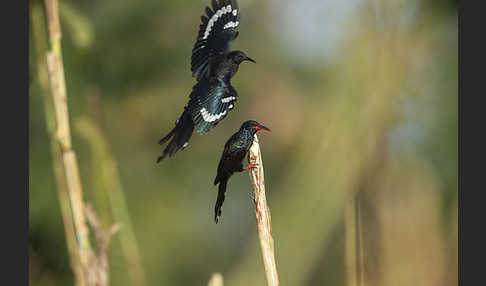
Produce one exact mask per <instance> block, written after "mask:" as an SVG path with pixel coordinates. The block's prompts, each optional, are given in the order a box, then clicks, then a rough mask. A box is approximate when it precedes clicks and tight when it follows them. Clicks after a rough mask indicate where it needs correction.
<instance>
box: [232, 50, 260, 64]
mask: <svg viewBox="0 0 486 286" xmlns="http://www.w3.org/2000/svg"><path fill="white" fill-rule="evenodd" d="M229 58H230V59H231V60H233V62H235V63H236V64H238V65H239V64H241V63H242V62H244V61H250V62H252V63H256V62H255V60H253V59H252V58H250V57H248V56H247V55H246V54H245V53H244V52H242V51H232V52H231V53H229Z"/></svg>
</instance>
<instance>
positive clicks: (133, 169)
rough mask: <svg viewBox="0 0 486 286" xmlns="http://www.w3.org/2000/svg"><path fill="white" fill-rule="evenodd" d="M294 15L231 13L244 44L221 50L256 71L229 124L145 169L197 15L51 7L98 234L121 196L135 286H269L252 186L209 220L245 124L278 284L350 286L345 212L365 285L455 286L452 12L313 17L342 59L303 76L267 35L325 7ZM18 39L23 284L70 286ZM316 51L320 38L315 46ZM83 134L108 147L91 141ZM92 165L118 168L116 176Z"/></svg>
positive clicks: (189, 9)
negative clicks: (24, 128) (24, 94)
mask: <svg viewBox="0 0 486 286" xmlns="http://www.w3.org/2000/svg"><path fill="white" fill-rule="evenodd" d="M291 2H292V1H290V0H286V1H275V0H274V1H244V0H239V4H240V10H241V11H242V19H241V26H240V36H239V38H238V39H237V40H236V41H235V42H234V43H233V46H232V48H233V49H239V50H243V51H245V52H246V53H247V54H248V55H249V56H250V57H252V58H254V59H255V60H256V61H257V64H256V65H250V64H247V65H243V66H242V67H241V68H240V70H239V72H238V74H237V75H236V76H235V78H234V79H233V85H234V86H235V87H236V89H237V90H238V92H239V94H240V99H239V100H238V102H237V106H236V109H235V110H234V111H233V112H232V113H231V114H230V116H228V117H227V118H226V119H225V120H224V121H223V122H222V123H221V124H219V125H218V126H217V127H216V128H215V129H214V130H212V131H211V133H209V134H208V135H205V136H201V135H199V134H194V136H193V137H192V139H191V142H190V144H189V146H188V147H187V148H186V150H184V151H183V152H180V153H178V154H177V155H176V156H175V157H174V158H171V159H169V160H167V161H164V162H163V163H161V164H160V165H157V164H156V163H155V160H156V158H157V156H158V155H159V153H160V152H161V150H162V149H161V147H160V146H159V145H158V144H157V141H158V140H159V139H160V137H161V136H162V135H165V133H167V132H168V131H170V129H171V128H172V126H173V124H174V121H175V120H176V119H177V117H178V116H179V114H180V112H181V111H182V109H183V107H184V105H185V103H186V101H187V98H188V95H189V93H190V91H191V88H192V85H193V84H194V79H193V78H191V73H190V52H191V49H192V46H193V44H194V41H195V39H196V35H197V29H198V27H199V21H200V15H201V13H202V11H203V8H204V6H205V5H207V4H209V1H203V0H199V1H189V0H184V1H161V0H147V1H135V0H125V1H114V0H106V1H95V0H85V1H72V0H70V1H67V0H66V1H61V6H60V9H61V11H60V14H61V24H62V29H63V57H64V66H65V73H66V82H67V92H68V103H69V109H70V116H71V122H72V124H73V126H72V133H73V148H74V149H75V150H76V152H77V154H78V160H79V164H80V171H81V176H82V184H83V187H84V190H85V199H86V200H87V201H89V202H93V203H94V206H95V207H96V209H97V212H98V214H99V215H100V216H101V221H102V222H103V224H104V226H105V227H106V226H109V225H111V224H112V223H113V222H114V220H115V219H114V218H113V215H112V213H115V212H116V210H115V211H114V210H110V209H109V206H110V203H109V200H110V196H109V195H107V193H105V194H103V193H102V192H103V190H104V189H105V188H109V186H110V185H111V186H112V188H114V189H116V190H117V191H118V192H122V193H123V194H124V198H123V200H124V201H125V203H124V206H123V202H122V208H124V207H126V210H123V211H126V214H129V216H130V221H131V224H132V229H133V233H134V235H135V236H136V240H137V242H138V246H139V251H140V257H141V264H142V265H143V270H144V272H145V276H146V277H145V278H146V280H147V283H146V284H147V285H207V282H208V280H209V278H210V277H211V275H212V273H215V272H219V273H221V274H222V276H223V277H224V282H225V285H231V286H236V285H265V273H264V271H263V263H262V259H261V257H260V249H259V245H258V241H257V234H256V226H255V217H254V213H253V205H252V200H251V197H250V195H251V191H252V190H251V186H250V183H249V180H248V177H247V176H246V175H235V176H234V177H233V178H232V180H231V182H230V184H229V186H228V188H229V192H228V195H227V200H226V202H225V208H224V211H223V216H222V219H221V223H219V224H218V225H215V224H214V222H213V220H212V210H213V204H214V201H215V199H216V191H215V190H216V189H215V188H214V186H213V185H212V181H213V179H214V176H215V174H216V167H217V162H218V159H219V156H220V154H221V152H222V149H223V145H224V143H225V141H226V139H227V138H228V136H230V135H231V134H232V133H233V132H234V131H235V130H236V129H237V128H238V127H239V126H240V124H241V122H243V121H244V120H247V119H255V120H258V121H259V122H262V123H264V124H265V125H267V126H269V127H270V128H271V129H272V133H268V134H264V135H262V136H260V137H259V138H260V144H261V148H262V153H263V158H264V164H265V175H266V178H265V182H266V189H267V199H268V202H269V205H270V208H271V213H272V223H273V233H274V239H275V251H276V260H277V266H278V268H279V269H278V270H279V274H280V281H281V283H282V284H283V285H349V284H350V283H348V282H349V281H351V280H350V273H349V271H347V270H346V269H347V268H346V264H347V262H346V259H348V256H347V255H345V254H346V245H347V244H346V243H345V241H346V239H345V238H346V233H347V232H348V231H350V230H351V228H353V226H350V225H349V224H347V223H345V222H346V221H347V220H345V213H346V211H345V210H346V206H347V205H348V203H349V202H350V201H353V200H356V201H357V202H358V205H359V217H360V220H361V221H360V228H361V232H362V234H361V235H362V239H361V240H362V241H361V242H362V243H361V247H362V254H361V258H362V264H361V266H360V271H362V276H361V278H360V279H362V280H361V281H364V282H366V284H368V285H427V286H430V285H441V286H442V285H457V282H458V281H457V280H458V279H457V240H458V238H457V237H458V236H457V192H458V181H457V180H458V177H457V163H458V161H457V158H458V153H457V147H458V145H457V142H458V137H457V134H458V127H457V120H458V115H457V100H458V99H457V94H458V73H457V71H458V57H457V52H458V43H457V36H458V32H457V1H438V0H434V1H432V0H428V1H427V0H423V1H418V0H412V1H405V0H395V1H383V0H376V1H365V0H363V1H351V0H349V2H353V3H352V5H354V6H353V7H355V8H354V9H351V10H350V12H349V13H347V14H345V16H344V17H343V19H342V21H341V22H333V23H330V22H328V21H326V20H325V15H323V16H322V19H321V20H320V21H319V22H316V23H313V24H314V25H334V26H335V29H336V30H337V31H338V32H339V34H340V39H339V41H337V42H332V43H329V42H326V44H327V45H336V47H338V48H337V49H335V51H334V52H332V53H330V54H326V55H324V54H322V55H321V54H315V55H310V56H312V57H314V60H313V61H312V62H310V63H309V62H308V61H301V60H300V59H301V57H302V52H301V51H300V50H299V49H295V50H292V51H290V52H289V51H286V52H284V51H283V50H284V49H283V46H285V45H287V44H286V42H285V41H284V40H283V38H284V37H282V35H283V34H285V33H286V31H285V30H284V29H282V28H281V25H279V23H282V21H300V20H302V21H303V20H304V18H306V15H305V13H308V12H309V10H312V9H307V7H313V6H312V4H313V3H317V2H319V3H321V4H320V5H326V4H325V3H326V2H327V1H320V0H315V1H313V0H306V1H298V3H301V4H293V5H294V6H295V7H300V9H297V10H296V11H295V12H294V14H295V17H294V18H295V19H282V18H281V17H280V16H279V15H280V14H279V13H280V12H281V11H283V9H285V7H286V6H285V5H287V4H288V5H290V3H291ZM328 2H329V3H331V2H333V3H334V2H335V1H330V0H329V1H328ZM341 2H344V1H341ZM322 3H324V4H322ZM296 5H297V6H296ZM286 15H287V14H286ZM302 33H306V31H302ZM30 36H31V40H30V41H29V44H30V47H29V48H30V60H29V62H30V63H31V66H30V78H31V85H30V116H29V118H30V124H29V125H30V130H29V135H30V136H29V138H30V147H29V148H30V150H29V152H30V154H29V158H30V164H29V174H30V183H29V186H30V192H29V196H30V198H29V199H30V203H29V206H30V209H29V212H30V213H29V214H30V221H29V225H30V234H29V253H30V268H29V269H30V283H31V285H39V286H42V285H72V283H73V277H72V272H71V267H70V265H69V256H68V250H67V246H66V238H65V235H64V234H65V232H64V227H63V224H62V217H61V212H60V207H59V202H58V197H57V194H58V193H57V191H56V180H55V176H54V169H53V166H52V161H51V154H50V152H51V147H50V140H49V137H48V131H47V128H46V120H45V115H44V107H43V98H42V96H41V95H42V93H43V90H42V87H41V86H40V85H39V76H38V72H37V62H38V59H37V56H36V52H35V47H34V39H33V35H32V34H31V35H30ZM318 36H322V37H323V38H324V39H326V37H325V36H326V35H309V37H318ZM290 40H292V39H291V38H290ZM333 41H335V40H333ZM299 45H302V47H304V46H305V45H306V43H305V42H299V43H297V45H296V46H299ZM306 56H309V55H306ZM41 80H44V79H41ZM93 98H98V100H99V103H98V104H97V105H93V104H92V103H91V101H90V99H93ZM96 106H98V107H99V108H100V109H101V111H99V110H95V109H96V108H97V107H96ZM100 114H102V115H100ZM88 118H89V120H90V121H89V122H91V123H90V124H91V125H93V126H98V128H102V129H101V130H102V132H103V133H102V134H103V136H102V138H103V139H102V140H105V141H106V142H104V141H100V140H101V139H96V138H94V137H95V136H97V135H96V134H98V133H89V130H93V129H88V131H86V128H87V127H86V126H87V125H86V122H87V119H88ZM83 126H84V127H85V129H84V131H83ZM100 126H101V127H100ZM88 127H89V125H88ZM87 134H92V135H87ZM93 134H94V135H93ZM98 135H99V134H98ZM90 139H91V141H90ZM100 142H102V143H100ZM97 144H98V145H97ZM100 144H101V145H100ZM103 144H104V145H103ZM106 146H109V147H106ZM100 158H101V159H100ZM103 158H105V159H103ZM106 158H108V159H106ZM100 160H109V161H110V166H111V167H110V168H112V167H113V165H114V166H115V167H113V168H116V170H117V171H114V172H115V173H113V172H112V171H108V172H112V173H109V174H111V176H112V177H110V175H109V174H108V175H106V174H105V173H103V169H102V168H103V167H102V166H103V165H101V163H100ZM113 174H115V175H113ZM113 176H114V177H113ZM107 178H108V179H107ZM109 178H115V179H114V180H115V182H110V179H109ZM118 184H119V185H118ZM121 186H123V187H121ZM111 199H113V198H111ZM115 200H120V197H115ZM124 214H125V213H122V214H121V216H123V215H124ZM123 231H124V229H123V226H122V229H121V230H120V234H121V233H123ZM130 239H132V238H130ZM133 239H134V238H133ZM127 265H129V261H128V259H126V257H125V253H124V251H123V242H122V241H120V240H119V239H118V238H117V237H115V239H114V240H113V242H112V244H111V246H110V268H111V269H110V273H111V281H112V285H121V286H123V285H133V284H131V283H130V282H131V281H132V280H131V279H130V277H131V274H133V271H135V270H134V269H133V267H128V266H127Z"/></svg>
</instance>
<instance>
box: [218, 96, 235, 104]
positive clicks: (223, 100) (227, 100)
mask: <svg viewBox="0 0 486 286" xmlns="http://www.w3.org/2000/svg"><path fill="white" fill-rule="evenodd" d="M233 99H236V97H234V96H229V97H225V98H223V99H221V102H222V103H227V102H230V101H232V100H233Z"/></svg>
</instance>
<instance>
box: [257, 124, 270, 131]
mask: <svg viewBox="0 0 486 286" xmlns="http://www.w3.org/2000/svg"><path fill="white" fill-rule="evenodd" d="M254 128H255V130H257V131H258V130H267V131H268V132H271V131H272V130H270V128H268V127H266V126H263V125H259V126H255V127H254Z"/></svg>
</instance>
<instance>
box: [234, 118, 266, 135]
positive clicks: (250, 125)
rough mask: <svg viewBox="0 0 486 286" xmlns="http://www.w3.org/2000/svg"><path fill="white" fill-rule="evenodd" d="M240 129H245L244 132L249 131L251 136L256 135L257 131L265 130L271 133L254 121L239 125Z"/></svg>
mask: <svg viewBox="0 0 486 286" xmlns="http://www.w3.org/2000/svg"><path fill="white" fill-rule="evenodd" d="M241 129H245V130H249V131H251V132H252V133H253V134H255V133H257V131H259V130H266V131H271V130H270V128H268V127H266V126H264V125H262V124H260V123H258V122H256V121H254V120H248V121H245V122H244V123H243V124H242V125H241Z"/></svg>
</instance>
